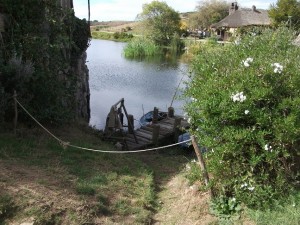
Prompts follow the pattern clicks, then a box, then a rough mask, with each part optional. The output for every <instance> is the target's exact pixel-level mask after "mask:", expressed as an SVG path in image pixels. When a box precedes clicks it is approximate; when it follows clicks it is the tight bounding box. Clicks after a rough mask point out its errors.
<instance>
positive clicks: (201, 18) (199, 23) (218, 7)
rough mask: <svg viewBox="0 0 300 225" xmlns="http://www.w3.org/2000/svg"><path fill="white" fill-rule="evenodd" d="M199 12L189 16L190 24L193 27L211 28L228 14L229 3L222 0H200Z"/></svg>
mask: <svg viewBox="0 0 300 225" xmlns="http://www.w3.org/2000/svg"><path fill="white" fill-rule="evenodd" d="M196 8H197V12H195V13H193V14H191V15H190V16H189V26H190V27H192V28H197V29H199V28H201V29H204V28H209V27H210V25H212V24H213V23H217V22H219V21H220V20H221V19H223V18H225V17H226V16H227V15H228V8H229V6H228V3H227V2H226V1H220V0H209V1H200V2H199V3H198V5H197V7H196Z"/></svg>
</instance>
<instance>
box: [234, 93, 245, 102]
mask: <svg viewBox="0 0 300 225" xmlns="http://www.w3.org/2000/svg"><path fill="white" fill-rule="evenodd" d="M230 97H231V99H232V101H233V102H243V101H245V100H246V96H245V95H244V92H238V93H236V94H232V95H231V96H230Z"/></svg>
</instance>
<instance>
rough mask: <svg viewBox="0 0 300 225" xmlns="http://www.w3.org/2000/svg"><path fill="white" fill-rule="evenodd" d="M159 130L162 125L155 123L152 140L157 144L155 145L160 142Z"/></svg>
mask: <svg viewBox="0 0 300 225" xmlns="http://www.w3.org/2000/svg"><path fill="white" fill-rule="evenodd" d="M159 130H160V126H159V125H157V124H153V131H152V142H153V144H155V145H157V144H158V139H159V138H158V137H159Z"/></svg>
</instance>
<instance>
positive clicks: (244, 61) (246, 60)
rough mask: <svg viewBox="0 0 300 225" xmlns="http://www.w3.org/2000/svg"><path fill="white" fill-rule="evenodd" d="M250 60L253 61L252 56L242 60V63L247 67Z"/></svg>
mask: <svg viewBox="0 0 300 225" xmlns="http://www.w3.org/2000/svg"><path fill="white" fill-rule="evenodd" d="M252 62H253V58H250V57H249V58H247V59H245V60H243V61H242V63H243V64H244V66H245V67H249V66H250V63H252Z"/></svg>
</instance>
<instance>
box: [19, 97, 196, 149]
mask: <svg viewBox="0 0 300 225" xmlns="http://www.w3.org/2000/svg"><path fill="white" fill-rule="evenodd" d="M15 100H16V102H17V103H18V105H19V106H20V107H21V108H22V109H23V110H24V111H25V112H26V113H27V114H28V115H29V116H30V117H31V119H33V120H34V121H35V122H36V123H37V124H38V125H39V126H40V127H41V128H43V129H44V130H45V131H46V132H47V133H48V134H49V135H51V136H52V137H53V138H54V139H56V140H57V141H58V142H59V143H60V145H61V146H62V147H63V148H64V149H66V148H67V147H68V146H70V147H73V148H76V149H82V150H86V151H92V152H101V153H114V154H126V153H140V152H148V151H154V150H159V149H165V148H170V147H174V146H176V145H180V144H183V143H186V142H190V141H191V139H189V140H186V141H181V142H178V143H175V144H170V145H166V146H161V147H156V148H148V149H139V150H132V151H106V150H100V149H92V148H85V147H80V146H77V145H72V144H70V143H69V142H65V141H62V140H61V139H60V138H58V137H56V136H55V135H54V134H52V133H51V132H50V131H49V130H48V129H47V128H46V127H44V126H43V125H42V124H41V123H40V122H39V121H38V120H37V119H35V118H34V117H33V116H32V115H31V114H30V113H29V112H28V110H26V108H25V107H24V106H23V105H22V104H21V103H20V102H19V101H18V100H17V99H15Z"/></svg>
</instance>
